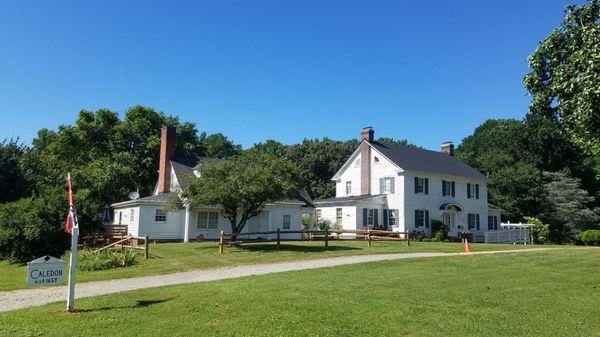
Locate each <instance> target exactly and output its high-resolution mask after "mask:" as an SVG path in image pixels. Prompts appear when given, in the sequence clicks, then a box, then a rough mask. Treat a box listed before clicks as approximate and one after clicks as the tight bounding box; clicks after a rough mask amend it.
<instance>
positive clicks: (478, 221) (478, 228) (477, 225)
mask: <svg viewBox="0 0 600 337" xmlns="http://www.w3.org/2000/svg"><path fill="white" fill-rule="evenodd" d="M476 217H477V230H479V228H480V227H479V214H477V215H476Z"/></svg>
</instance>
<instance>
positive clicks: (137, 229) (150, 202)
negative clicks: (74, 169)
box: [111, 126, 314, 242]
mask: <svg viewBox="0 0 600 337" xmlns="http://www.w3.org/2000/svg"><path fill="white" fill-rule="evenodd" d="M199 162H200V159H199V158H195V157H184V156H176V154H175V129H174V128H173V127H170V126H165V127H163V128H162V130H161V145H160V163H159V170H158V181H157V183H156V187H155V189H154V193H153V195H151V196H149V197H145V198H139V199H135V200H128V201H123V202H118V203H114V204H112V205H111V206H112V207H113V209H114V218H113V223H114V224H120V225H127V232H128V233H129V234H131V235H135V236H143V235H145V234H148V236H149V238H150V239H153V240H183V241H185V242H187V241H189V240H190V239H195V238H196V237H198V236H199V235H202V236H203V237H204V238H206V239H217V238H218V237H219V233H220V231H221V230H223V231H225V232H231V224H230V222H229V220H228V219H226V218H224V217H223V214H221V213H220V212H219V208H218V207H217V206H214V205H206V206H203V207H199V208H191V207H186V208H184V209H182V210H180V211H176V212H167V211H165V206H166V203H167V200H168V199H169V197H170V196H171V195H172V194H176V193H178V192H179V191H181V188H184V187H185V183H186V181H189V179H193V178H195V177H198V176H199V175H200V173H199V172H198V170H197V166H198V163H199ZM311 202H312V201H311V199H310V197H309V196H308V194H307V193H306V192H305V191H296V192H295V195H294V198H291V199H286V200H281V201H278V202H275V203H273V204H270V205H267V207H266V208H265V209H264V210H263V212H262V213H261V214H259V215H258V216H256V217H254V218H251V219H250V220H248V223H247V224H246V226H245V228H244V230H243V231H242V232H263V231H274V230H277V228H279V229H281V230H296V231H297V230H300V229H301V228H302V216H303V214H309V215H310V214H312V213H313V212H314V210H313V208H312V203H311ZM261 237H263V238H267V239H269V238H270V237H269V236H268V235H262V236H261ZM246 238H248V237H246ZM282 238H285V239H295V238H299V234H286V235H282Z"/></svg>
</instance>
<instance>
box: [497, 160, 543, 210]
mask: <svg viewBox="0 0 600 337" xmlns="http://www.w3.org/2000/svg"><path fill="white" fill-rule="evenodd" d="M488 189H489V194H490V195H489V200H490V202H491V203H493V204H495V205H497V206H499V207H500V208H502V209H504V210H506V211H507V213H508V214H507V217H508V219H509V220H512V221H518V220H520V219H521V218H522V217H523V215H525V214H539V212H540V211H541V210H542V207H543V206H542V201H543V198H542V196H541V195H542V176H541V172H540V171H539V170H538V169H537V168H536V167H534V166H533V165H531V164H526V163H523V162H518V163H516V164H514V165H511V166H506V167H503V168H501V169H499V170H497V171H495V172H493V173H492V174H491V175H490V182H489V184H488Z"/></svg>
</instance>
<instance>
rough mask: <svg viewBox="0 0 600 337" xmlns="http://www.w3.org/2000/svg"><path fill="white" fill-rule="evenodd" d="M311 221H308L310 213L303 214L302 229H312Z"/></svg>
mask: <svg viewBox="0 0 600 337" xmlns="http://www.w3.org/2000/svg"><path fill="white" fill-rule="evenodd" d="M312 226H313V225H312V223H311V221H310V215H303V216H302V229H304V230H305V231H308V230H311V229H312Z"/></svg>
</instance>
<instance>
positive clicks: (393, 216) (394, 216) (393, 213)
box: [387, 209, 398, 227]
mask: <svg viewBox="0 0 600 337" xmlns="http://www.w3.org/2000/svg"><path fill="white" fill-rule="evenodd" d="M387 214H388V221H387V224H388V227H396V226H398V216H397V214H396V210H395V209H388V211H387ZM392 219H394V224H391V220H392Z"/></svg>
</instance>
